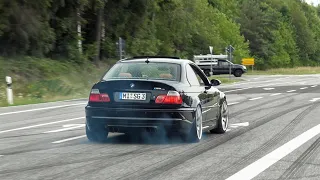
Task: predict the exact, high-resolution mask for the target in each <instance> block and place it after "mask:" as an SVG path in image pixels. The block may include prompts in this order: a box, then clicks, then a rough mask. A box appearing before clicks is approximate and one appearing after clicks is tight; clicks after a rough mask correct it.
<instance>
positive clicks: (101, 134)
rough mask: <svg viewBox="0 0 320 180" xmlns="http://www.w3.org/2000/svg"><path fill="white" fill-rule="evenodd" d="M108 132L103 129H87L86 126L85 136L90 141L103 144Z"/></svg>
mask: <svg viewBox="0 0 320 180" xmlns="http://www.w3.org/2000/svg"><path fill="white" fill-rule="evenodd" d="M108 134H109V132H108V130H107V129H105V128H94V129H89V128H88V126H87V125H86V135H87V138H88V139H89V140H90V141H93V142H105V141H106V140H107V139H108Z"/></svg>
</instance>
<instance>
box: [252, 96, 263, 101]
mask: <svg viewBox="0 0 320 180" xmlns="http://www.w3.org/2000/svg"><path fill="white" fill-rule="evenodd" d="M262 98H263V97H256V98H252V99H249V101H254V100H258V99H262Z"/></svg>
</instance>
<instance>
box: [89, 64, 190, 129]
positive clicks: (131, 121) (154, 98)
mask: <svg viewBox="0 0 320 180" xmlns="http://www.w3.org/2000/svg"><path fill="white" fill-rule="evenodd" d="M180 79H181V66H180V64H177V63H168V62H144V61H128V62H120V63H118V64H116V65H115V66H114V67H113V68H112V69H111V70H110V71H109V72H108V73H107V74H106V75H105V77H104V78H103V79H102V81H101V82H99V83H97V84H95V85H94V86H93V88H92V90H91V93H90V98H89V102H88V105H87V107H86V119H87V121H86V123H87V128H88V130H90V131H95V130H106V131H108V132H130V131H132V130H139V129H145V130H148V131H157V130H159V129H161V130H163V129H164V130H166V131H170V132H174V131H177V132H181V131H183V132H185V131H187V130H189V129H190V126H191V124H192V119H193V113H194V108H192V107H190V105H188V103H186V98H187V97H185V96H184V95H183V94H182V93H181V92H180V90H179V89H180V88H183V86H186V85H185V84H184V83H182V82H181V81H180Z"/></svg>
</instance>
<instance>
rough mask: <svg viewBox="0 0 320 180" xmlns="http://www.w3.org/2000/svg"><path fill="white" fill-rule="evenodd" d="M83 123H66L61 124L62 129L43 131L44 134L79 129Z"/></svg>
mask: <svg viewBox="0 0 320 180" xmlns="http://www.w3.org/2000/svg"><path fill="white" fill-rule="evenodd" d="M84 126H85V124H67V125H63V127H64V128H62V129H57V130H52V131H47V132H44V133H45V134H49V133H57V132H62V131H69V130H72V129H79V128H82V127H84Z"/></svg>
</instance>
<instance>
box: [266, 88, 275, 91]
mask: <svg viewBox="0 0 320 180" xmlns="http://www.w3.org/2000/svg"><path fill="white" fill-rule="evenodd" d="M263 89H264V90H266V91H270V90H273V89H274V88H263Z"/></svg>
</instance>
